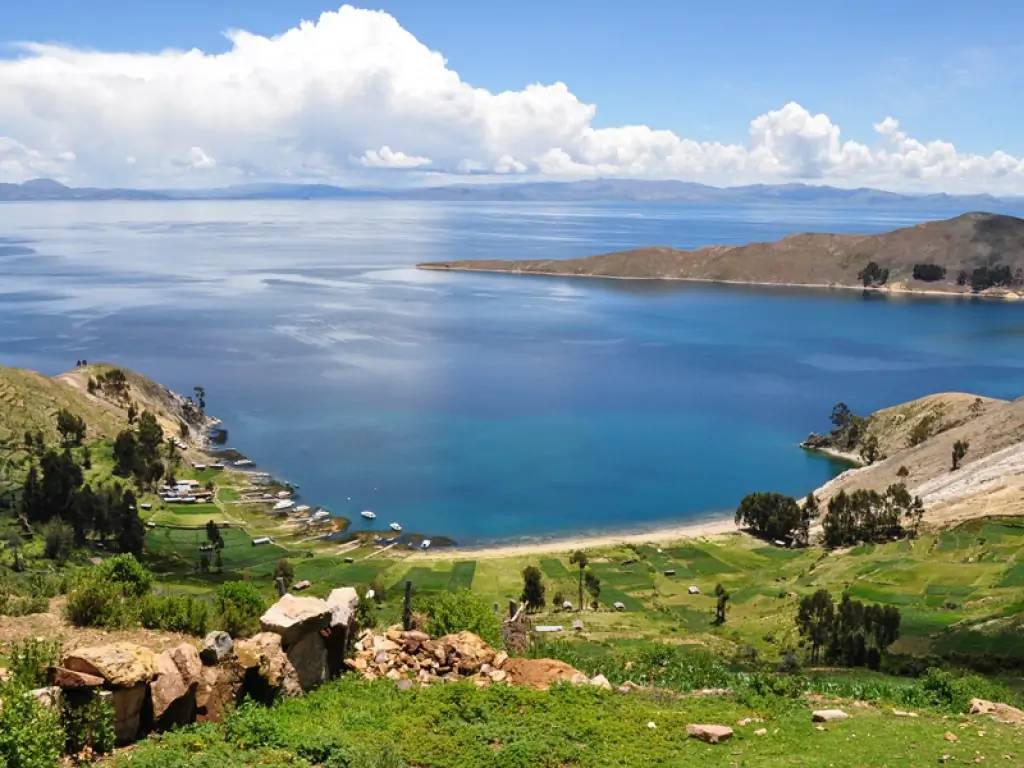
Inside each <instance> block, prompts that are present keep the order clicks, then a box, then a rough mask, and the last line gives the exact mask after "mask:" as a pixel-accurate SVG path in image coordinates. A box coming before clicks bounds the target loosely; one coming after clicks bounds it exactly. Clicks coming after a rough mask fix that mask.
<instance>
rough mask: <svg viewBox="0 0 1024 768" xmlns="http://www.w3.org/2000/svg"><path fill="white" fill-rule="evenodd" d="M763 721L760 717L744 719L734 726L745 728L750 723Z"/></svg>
mask: <svg viewBox="0 0 1024 768" xmlns="http://www.w3.org/2000/svg"><path fill="white" fill-rule="evenodd" d="M763 722H764V721H763V720H762V719H761V718H760V717H744V718H742V719H740V720H737V721H736V725H739V726H747V725H750V724H751V723H763Z"/></svg>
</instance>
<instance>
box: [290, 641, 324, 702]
mask: <svg viewBox="0 0 1024 768" xmlns="http://www.w3.org/2000/svg"><path fill="white" fill-rule="evenodd" d="M281 639H282V645H284V642H283V641H284V638H283V637H282V638H281ZM285 653H286V655H287V657H288V661H289V662H291V665H292V667H293V668H294V669H295V673H296V675H297V678H298V684H299V686H300V687H301V688H302V690H303V691H309V690H312V689H313V688H316V687H317V686H318V685H321V684H322V683H323V682H324V681H326V680H327V646H326V645H324V639H323V638H322V637H321V636H320V633H319V632H310V633H308V634H306V635H304V636H302V637H301V638H300V639H299V640H298V641H297V642H295V643H292V645H291V646H290V647H288V648H287V650H286V651H285Z"/></svg>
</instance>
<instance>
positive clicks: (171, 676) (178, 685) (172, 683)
mask: <svg viewBox="0 0 1024 768" xmlns="http://www.w3.org/2000/svg"><path fill="white" fill-rule="evenodd" d="M156 669H157V675H156V678H155V679H154V680H153V682H152V683H150V685H149V697H150V700H151V701H152V703H153V718H154V719H156V720H159V719H160V718H161V717H163V716H164V713H165V712H166V711H167V710H168V709H170V708H171V706H172V705H173V704H174V703H175V702H176V701H177V700H178V699H181V698H183V697H184V696H187V695H188V694H189V693H190V692H191V693H192V695H193V696H194V695H195V691H194V690H192V689H191V686H188V685H186V684H185V679H184V677H182V674H181V672H180V671H179V670H178V665H177V664H175V663H174V659H173V658H171V654H170V653H169V652H167V651H164V652H163V653H160V654H157V657H156Z"/></svg>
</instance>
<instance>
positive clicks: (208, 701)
mask: <svg viewBox="0 0 1024 768" xmlns="http://www.w3.org/2000/svg"><path fill="white" fill-rule="evenodd" d="M244 674H245V670H243V669H242V667H241V666H240V665H239V664H238V663H237V662H235V660H234V659H228V660H226V661H225V663H223V664H218V665H217V666H215V667H203V671H202V675H201V678H202V679H201V680H200V682H199V687H198V689H197V690H196V706H197V707H198V709H199V716H200V719H203V720H213V721H218V720H220V719H221V717H222V716H223V714H224V711H225V709H226V708H227V707H228V705H233V704H234V703H235V702H236V701H237V700H238V694H239V692H240V691H241V690H242V679H243V677H244Z"/></svg>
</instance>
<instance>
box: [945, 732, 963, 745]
mask: <svg viewBox="0 0 1024 768" xmlns="http://www.w3.org/2000/svg"><path fill="white" fill-rule="evenodd" d="M942 738H944V739H945V740H946V741H948V742H950V743H955V742H957V741H960V737H959V736H957V735H956V734H955V733H953V732H952V731H946V732H945V733H944V734H942Z"/></svg>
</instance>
